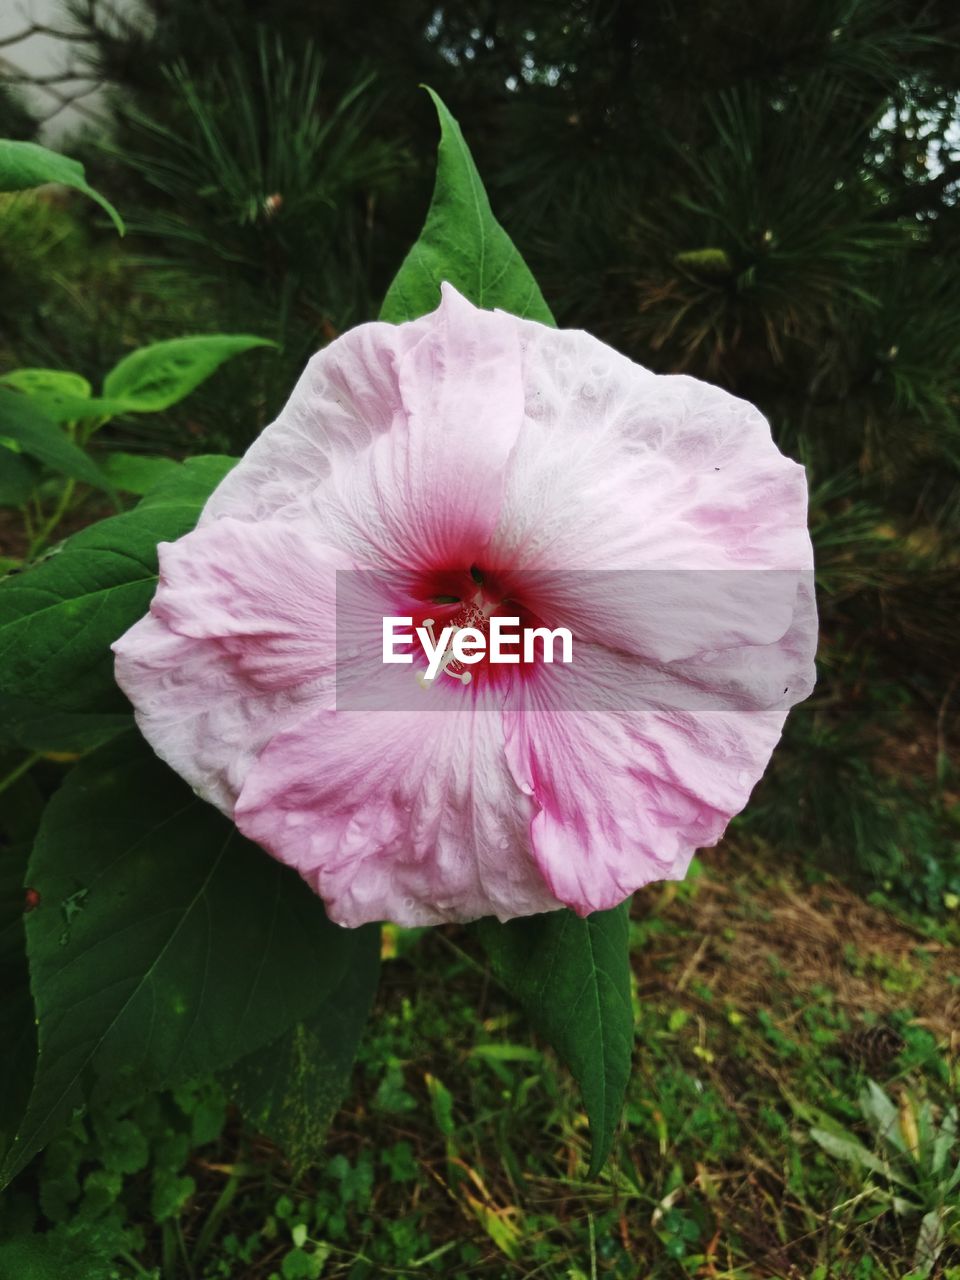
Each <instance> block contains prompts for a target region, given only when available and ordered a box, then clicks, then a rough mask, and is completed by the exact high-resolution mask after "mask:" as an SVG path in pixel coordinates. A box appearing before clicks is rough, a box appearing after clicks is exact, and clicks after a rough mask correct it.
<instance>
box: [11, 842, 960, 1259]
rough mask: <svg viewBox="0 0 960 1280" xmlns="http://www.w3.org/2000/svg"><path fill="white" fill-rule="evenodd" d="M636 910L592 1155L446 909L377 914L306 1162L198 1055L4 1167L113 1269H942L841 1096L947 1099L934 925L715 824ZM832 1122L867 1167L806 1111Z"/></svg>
mask: <svg viewBox="0 0 960 1280" xmlns="http://www.w3.org/2000/svg"><path fill="white" fill-rule="evenodd" d="M632 934H633V937H632V943H633V946H632V954H633V971H634V977H635V1003H636V1012H637V1037H636V1055H635V1066H634V1074H633V1078H632V1081H631V1085H630V1090H629V1095H628V1101H627V1107H626V1112H625V1119H624V1126H623V1130H622V1134H621V1138H620V1141H619V1144H618V1146H617V1149H616V1151H615V1154H614V1157H613V1158H612V1159H611V1161H610V1163H609V1165H608V1167H607V1169H606V1170H605V1171H604V1172H603V1174H602V1175H601V1176H600V1177H599V1178H598V1179H597V1180H596V1181H593V1182H587V1181H585V1176H584V1175H585V1170H586V1162H585V1155H586V1152H587V1149H588V1142H589V1135H588V1129H587V1124H586V1118H585V1116H584V1115H583V1114H582V1113H581V1111H580V1109H579V1105H578V1099H577V1094H576V1090H575V1088H574V1086H573V1084H572V1083H571V1081H570V1080H569V1078H568V1077H567V1076H566V1074H565V1072H564V1071H563V1070H562V1069H561V1068H560V1066H559V1065H558V1063H557V1062H556V1060H555V1058H554V1057H553V1055H552V1054H551V1053H550V1052H549V1051H548V1050H545V1049H543V1048H542V1047H541V1046H539V1045H537V1044H536V1042H535V1040H534V1039H533V1038H532V1037H531V1035H530V1033H529V1031H528V1029H527V1028H526V1026H525V1025H524V1024H523V1022H522V1020H521V1018H520V1015H519V1013H518V1012H517V1010H516V1009H514V1008H513V1007H512V1006H511V1005H510V1003H509V1001H507V1000H506V999H505V998H504V997H503V996H502V995H501V994H500V992H499V991H498V989H497V988H496V987H495V985H494V984H493V983H492V981H491V980H489V978H488V976H487V974H486V971H485V970H484V968H483V965H482V962H481V958H480V955H479V953H473V952H472V950H471V948H470V945H469V940H468V938H467V937H465V935H464V934H463V932H462V931H457V930H453V929H451V930H446V931H427V932H424V933H423V934H419V935H417V934H412V935H411V934H406V933H396V932H393V931H390V932H388V934H387V936H386V940H385V952H386V956H387V960H386V963H385V966H384V981H383V984H382V988H381V992H380V995H379V997H378V1001H377V1004H376V1007H375V1009H374V1011H373V1015H372V1017H371V1020H370V1024H369V1030H368V1033H367V1036H366V1039H365V1041H364V1045H363V1048H362V1051H361V1054H360V1059H359V1063H358V1066H357V1068H356V1071H355V1075H354V1080H353V1084H352V1087H351V1091H350V1093H349V1095H348V1098H347V1100H346V1103H345V1105H344V1107H343V1109H342V1110H341V1111H340V1113H339V1114H338V1115H337V1117H336V1118H335V1120H334V1121H333V1124H332V1126H331V1130H330V1133H329V1136H328V1145H327V1152H326V1155H325V1158H324V1159H323V1161H321V1163H320V1165H319V1166H318V1167H316V1168H314V1169H312V1170H309V1171H307V1172H305V1173H301V1174H300V1175H299V1176H297V1175H296V1174H295V1172H294V1171H293V1170H291V1169H290V1167H289V1166H288V1165H287V1164H286V1163H285V1161H284V1159H283V1158H282V1157H281V1156H280V1154H279V1153H278V1152H277V1151H276V1150H275V1149H274V1148H273V1147H271V1145H270V1144H269V1143H267V1142H265V1141H263V1140H260V1139H257V1138H255V1137H253V1136H252V1135H250V1134H249V1133H246V1132H244V1130H243V1129H242V1127H241V1126H240V1125H239V1123H238V1121H237V1119H236V1117H235V1115H233V1114H232V1113H231V1111H230V1110H229V1108H227V1107H226V1106H225V1104H224V1101H223V1098H222V1095H221V1094H220V1092H219V1089H218V1087H217V1086H216V1085H214V1084H213V1083H211V1082H199V1083H198V1084H197V1085H196V1086H195V1087H191V1088H187V1089H182V1090H179V1091H177V1093H175V1094H173V1095H169V1096H164V1097H162V1098H154V1099H151V1100H150V1101H149V1102H148V1103H144V1104H140V1106H139V1107H138V1108H135V1109H133V1110H132V1111H127V1112H123V1113H121V1112H116V1113H114V1114H109V1113H108V1112H104V1113H103V1114H101V1115H97V1114H95V1115H94V1116H92V1117H89V1118H87V1119H86V1120H78V1121H77V1122H76V1123H75V1126H74V1131H73V1133H72V1135H69V1136H68V1137H66V1138H64V1139H63V1140H61V1141H60V1142H59V1143H55V1144H54V1145H53V1146H52V1147H51V1148H50V1149H49V1150H48V1152H47V1153H46V1155H45V1156H44V1157H41V1158H40V1160H39V1161H38V1162H37V1165H36V1166H35V1169H34V1171H33V1172H32V1174H31V1175H30V1178H29V1179H28V1180H27V1183H29V1182H30V1181H31V1180H33V1179H38V1181H39V1189H40V1203H41V1206H42V1208H43V1212H44V1214H45V1216H46V1218H47V1220H48V1222H52V1223H59V1224H60V1226H59V1228H58V1230H59V1232H60V1233H62V1234H64V1236H65V1238H66V1237H67V1236H68V1235H70V1233H73V1244H74V1248H76V1246H77V1244H78V1242H79V1240H80V1239H81V1238H83V1239H85V1238H86V1236H84V1232H87V1233H88V1235H89V1238H90V1239H91V1240H93V1241H94V1244H96V1241H97V1239H98V1238H99V1240H100V1242H101V1243H106V1244H107V1245H108V1246H109V1247H108V1251H109V1252H110V1253H112V1255H113V1262H112V1264H111V1271H112V1274H114V1275H117V1276H122V1277H128V1276H129V1277H134V1276H136V1277H141V1278H142V1277H147V1276H150V1277H153V1276H162V1277H163V1278H164V1280H167V1277H170V1278H173V1277H178V1278H179V1277H181V1276H183V1277H191V1278H192V1280H201V1278H207V1277H222V1278H223V1280H227V1277H231V1278H236V1280H267V1278H268V1277H274V1276H277V1277H283V1278H284V1280H291V1278H295V1277H309V1276H324V1277H326V1276H331V1277H333V1276H344V1277H351V1280H364V1278H366V1277H371V1278H372V1277H380V1276H409V1277H417V1276H423V1275H439V1276H443V1277H451V1278H456V1277H461V1276H462V1277H487V1278H489V1280H499V1278H500V1277H503V1280H507V1278H512V1277H520V1276H523V1277H534V1276H537V1277H542V1278H543V1280H581V1278H588V1280H592V1278H593V1277H595V1276H596V1277H599V1276H611V1277H618V1278H622V1277H652V1278H660V1277H662V1278H663V1280H668V1278H671V1277H683V1276H698V1277H707V1278H709V1280H732V1278H733V1277H778V1278H780V1280H795V1278H796V1280H800V1278H801V1277H802V1278H803V1280H826V1278H827V1277H844V1278H846V1277H850V1278H851V1280H872V1278H874V1277H878V1278H879V1277H884V1278H890V1280H892V1278H894V1277H895V1278H896V1280H901V1278H902V1277H905V1276H907V1275H908V1274H915V1275H917V1276H921V1275H924V1274H934V1275H940V1276H947V1277H951V1276H952V1277H954V1278H955V1277H960V1248H958V1243H960V1240H958V1237H957V1234H956V1228H957V1221H956V1190H955V1189H954V1191H953V1192H951V1193H949V1194H947V1195H946V1197H945V1203H944V1204H943V1207H942V1209H938V1210H937V1213H938V1214H939V1217H940V1219H941V1220H942V1223H943V1233H944V1238H945V1239H946V1240H947V1242H946V1243H945V1244H943V1246H942V1248H941V1250H940V1257H939V1261H938V1263H937V1266H938V1267H939V1268H940V1270H934V1271H933V1272H932V1273H931V1272H924V1271H923V1270H922V1269H920V1270H912V1268H913V1267H914V1266H915V1264H916V1263H918V1262H922V1256H923V1255H922V1249H921V1250H919V1251H918V1239H919V1238H920V1234H921V1231H920V1228H921V1222H922V1220H923V1214H924V1212H927V1211H929V1209H930V1206H931V1205H935V1206H936V1205H940V1204H941V1203H942V1202H944V1195H943V1194H941V1191H939V1190H938V1189H937V1185H936V1179H934V1181H933V1184H931V1183H930V1179H929V1178H926V1177H925V1175H924V1173H923V1170H924V1168H925V1167H926V1165H925V1161H927V1157H928V1155H929V1152H928V1151H926V1149H925V1148H924V1149H922V1150H921V1148H922V1147H923V1144H924V1143H926V1144H927V1146H929V1145H930V1144H931V1142H932V1138H931V1135H930V1134H929V1133H927V1132H926V1130H924V1128H923V1123H922V1119H921V1133H920V1136H919V1138H918V1144H919V1145H918V1148H917V1150H916V1151H914V1152H911V1151H908V1152H907V1154H906V1155H904V1156H903V1157H902V1158H901V1166H902V1167H897V1166H896V1161H895V1164H894V1172H893V1174H892V1175H891V1176H892V1177H894V1178H900V1179H901V1181H900V1182H899V1183H898V1184H897V1189H899V1190H900V1191H902V1193H903V1194H902V1195H901V1197H900V1201H899V1208H900V1210H901V1211H900V1212H894V1211H893V1210H892V1209H891V1200H890V1197H889V1196H888V1195H887V1194H886V1193H887V1192H888V1191H889V1190H890V1188H891V1187H892V1186H893V1183H892V1182H891V1181H890V1180H889V1179H888V1178H887V1177H886V1175H885V1172H884V1169H885V1168H887V1169H889V1168H890V1166H885V1165H884V1163H883V1159H884V1150H885V1147H884V1142H883V1139H882V1138H881V1137H880V1136H878V1134H877V1132H876V1131H873V1130H871V1127H870V1124H869V1123H868V1117H866V1116H865V1114H864V1112H863V1111H862V1109H861V1106H860V1104H859V1102H858V1098H859V1095H860V1092H861V1090H862V1089H863V1088H864V1087H865V1085H866V1081H867V1080H868V1079H872V1080H874V1081H877V1082H879V1084H880V1085H882V1086H883V1088H884V1089H885V1091H886V1093H887V1094H888V1096H889V1097H890V1099H891V1103H892V1105H893V1106H894V1107H895V1108H897V1114H898V1117H899V1120H898V1123H899V1124H900V1126H901V1128H903V1127H904V1126H909V1124H910V1117H911V1115H918V1114H920V1107H921V1103H922V1102H923V1100H924V1099H926V1100H929V1102H930V1104H931V1112H930V1115H931V1116H932V1117H933V1120H934V1123H942V1121H943V1118H944V1116H945V1115H946V1114H947V1112H948V1109H949V1106H950V1103H951V1101H952V1100H953V1099H954V1098H955V1096H956V1089H957V1083H958V1079H960V1071H958V1058H957V1050H958V1049H960V1033H958V1027H960V1016H958V1015H960V979H958V976H957V975H958V965H957V959H958V951H957V947H956V945H955V935H954V934H953V933H952V932H951V926H950V925H949V924H948V925H946V926H942V927H941V926H935V925H933V924H931V922H929V921H926V922H923V921H914V922H908V921H905V920H902V919H898V918H896V917H895V916H894V915H892V914H891V913H890V912H889V911H887V910H885V909H882V908H880V907H878V906H871V905H869V904H868V903H867V902H865V901H864V900H863V899H862V898H860V897H858V896H857V895H856V894H855V893H854V892H853V890H852V889H850V888H849V887H847V886H845V885H844V884H842V883H840V882H838V881H836V880H833V879H831V878H829V877H826V876H823V875H818V876H816V877H814V878H812V879H811V878H810V877H809V876H806V875H802V874H801V873H800V872H799V871H798V870H797V869H796V868H793V867H790V866H785V865H783V866H778V865H777V859H776V857H775V856H773V854H772V852H771V851H769V850H765V849H764V848H763V847H762V846H758V845H757V844H756V843H755V842H748V841H747V838H746V837H744V836H740V837H734V838H733V839H732V840H730V841H728V842H727V844H725V845H724V846H723V847H721V849H719V850H716V851H712V852H709V853H707V854H705V855H703V856H702V858H701V859H700V860H699V862H698V863H697V864H696V869H695V872H694V874H693V875H692V877H691V878H690V879H688V881H687V882H686V883H684V884H682V885H669V886H656V887H652V888H650V889H649V890H647V891H645V892H644V893H641V894H638V895H637V898H636V901H635V906H634V912H633V922H632ZM131 1121H132V1123H131ZM838 1126H843V1129H844V1132H846V1133H847V1139H848V1140H849V1139H850V1138H851V1137H852V1138H855V1139H856V1140H857V1141H859V1142H860V1143H862V1144H863V1145H864V1147H865V1148H866V1149H867V1151H868V1152H870V1153H872V1154H871V1155H870V1156H869V1159H870V1160H871V1161H873V1162H874V1168H873V1171H872V1172H871V1171H870V1170H868V1169H865V1168H864V1167H863V1166H862V1165H861V1164H860V1163H858V1162H856V1161H851V1160H848V1159H844V1158H842V1157H840V1156H838V1155H837V1154H836V1152H834V1153H833V1154H827V1153H826V1152H825V1151H824V1150H823V1149H822V1147H821V1146H820V1145H819V1144H818V1142H817V1141H815V1140H814V1139H813V1138H811V1136H810V1132H811V1129H814V1128H819V1129H823V1128H825V1127H826V1128H831V1127H832V1128H837V1127H838ZM838 1131H839V1130H838ZM904 1131H905V1132H908V1131H909V1130H908V1129H904ZM958 1155H960V1151H958V1150H957V1147H956V1144H954V1146H953V1150H952V1154H951V1157H950V1160H951V1162H952V1164H951V1167H952V1165H953V1164H956V1161H957V1158H958ZM865 1158H867V1157H865ZM942 1181H943V1179H941V1182H942ZM27 1183H24V1182H23V1180H21V1185H22V1186H26V1185H27ZM931 1185H932V1186H933V1189H932V1190H931ZM20 1195H21V1196H24V1195H25V1193H24V1192H23V1191H21V1192H20ZM8 1212H12V1210H10V1209H8ZM20 1212H22V1213H26V1212H27V1209H26V1208H25V1207H23V1206H21V1209H20ZM935 1216H936V1215H935ZM951 1231H952V1232H953V1235H952V1239H951V1238H950V1234H951ZM78 1232H79V1235H78V1234H77V1233H78ZM98 1232H99V1237H98V1234H97V1233H98ZM111 1232H112V1233H113V1235H111ZM70 1256H71V1257H74V1258H76V1257H77V1256H78V1255H77V1254H76V1253H75V1252H74V1253H72V1254H71V1255H70ZM954 1267H956V1268H958V1269H957V1270H953V1268H954ZM111 1271H107V1272H104V1275H107V1274H110V1273H111ZM78 1274H79V1273H78ZM95 1275H96V1273H95V1272H94V1271H92V1270H91V1271H89V1273H88V1274H85V1275H84V1280H95Z"/></svg>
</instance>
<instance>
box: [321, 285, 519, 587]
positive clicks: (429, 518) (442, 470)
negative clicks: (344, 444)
mask: <svg viewBox="0 0 960 1280" xmlns="http://www.w3.org/2000/svg"><path fill="white" fill-rule="evenodd" d="M442 294H443V301H442V303H441V305H440V307H439V308H438V310H437V311H435V312H433V314H432V315H431V316H429V317H427V319H428V320H429V325H428V326H427V327H426V328H425V329H424V330H422V336H421V337H420V339H419V341H418V342H417V343H416V345H414V346H413V347H412V348H411V349H410V350H409V351H407V353H406V354H405V355H404V356H403V357H402V358H401V359H400V360H399V361H398V363H397V377H398V386H399V394H400V401H401V403H402V412H401V413H400V414H398V415H397V417H396V418H395V420H394V425H393V428H392V430H391V431H390V432H389V433H388V434H386V435H383V436H380V437H378V438H377V439H376V440H375V441H374V442H373V444H372V446H371V447H370V449H369V450H367V451H366V452H365V453H364V454H363V456H362V457H360V458H358V459H357V460H356V464H355V465H354V466H352V467H350V468H349V469H344V470H343V471H342V472H337V473H335V474H334V476H333V477H332V480H331V483H330V484H329V485H328V486H326V487H325V488H324V489H323V490H322V491H319V492H318V493H317V496H316V502H315V514H316V518H317V519H318V520H319V521H321V522H322V524H323V527H324V530H325V535H324V536H325V537H326V539H327V540H328V541H330V542H331V543H335V544H336V545H338V546H342V547H344V548H346V549H348V550H349V552H350V554H351V555H352V556H353V557H354V559H356V560H357V561H358V562H360V563H363V564H365V565H368V566H373V567H384V566H386V567H389V568H390V569H391V570H393V571H394V572H395V573H397V574H399V575H405V574H406V573H408V572H409V571H411V570H413V571H416V572H422V571H424V570H429V569H434V568H449V567H451V566H452V565H462V566H463V567H464V568H468V567H469V566H470V564H471V562H472V560H473V559H474V558H475V557H476V556H477V555H479V554H481V553H482V550H483V548H484V547H485V546H486V544H487V543H488V542H489V540H490V535H491V533H492V531H493V529H494V527H495V525H496V523H497V519H498V516H499V513H500V504H501V501H502V497H503V487H504V479H505V474H506V468H507V463H508V460H509V458H510V455H511V453H512V451H513V449H514V448H515V446H516V443H517V437H518V434H519V431H520V427H521V423H522V421H523V387H522V384H521V378H520V348H519V344H518V340H517V329H516V324H515V322H514V320H513V318H512V317H510V316H505V315H501V314H499V313H495V312H488V311H479V310H478V309H477V308H476V307H474V306H473V305H472V304H471V303H469V302H468V301H467V300H466V299H465V298H463V297H461V296H460V294H459V293H457V291H456V290H455V289H453V288H452V287H451V286H450V285H444V286H443V290H442Z"/></svg>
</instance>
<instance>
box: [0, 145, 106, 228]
mask: <svg viewBox="0 0 960 1280" xmlns="http://www.w3.org/2000/svg"><path fill="white" fill-rule="evenodd" d="M47 182H59V183H60V184H61V185H62V186H65V187H73V189H74V190H75V191H82V192H83V194H84V195H85V196H89V197H90V199H91V200H95V201H96V202H97V204H98V205H99V206H100V208H101V209H103V210H105V212H106V213H108V214H109V215H110V220H111V221H112V222H113V225H114V226H115V227H116V229H117V231H118V232H119V233H120V235H123V231H124V227H123V219H122V218H121V217H120V215H119V213H117V211H116V209H115V208H114V207H113V205H112V204H111V203H110V202H109V200H106V199H104V197H103V196H102V195H100V193H99V191H94V189H93V187H91V186H90V184H89V183H88V182H87V179H86V175H85V173H84V169H83V165H82V164H81V163H80V161H79V160H71V159H70V157H69V156H62V155H60V153H59V152H57V151H48V150H47V148H46V147H41V146H39V145H38V144H37V143H35V142H13V141H11V139H9V138H0V191H26V190H27V189H28V188H29V187H42V186H43V185H44V184H45V183H47Z"/></svg>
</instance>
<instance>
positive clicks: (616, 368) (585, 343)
mask: <svg viewBox="0 0 960 1280" xmlns="http://www.w3.org/2000/svg"><path fill="white" fill-rule="evenodd" d="M517 324H518V329H519V332H520V335H521V348H522V359H523V377H524V387H525V392H526V400H525V416H524V424H523V430H522V432H521V434H520V439H519V443H518V446H517V448H516V450H515V451H514V454H513V456H512V458H511V461H510V466H509V468H508V473H507V481H506V487H505V491H504V499H503V506H502V509H501V517H500V521H499V523H498V526H497V529H496V530H495V532H494V536H493V539H492V544H491V546H492V554H493V561H494V563H495V564H498V565H499V564H503V565H504V566H507V567H510V568H514V569H517V568H522V569H523V570H525V571H526V572H525V574H524V582H525V588H526V589H529V590H530V591H532V592H534V593H536V599H537V604H535V605H532V606H531V607H535V608H537V611H538V612H539V613H541V615H542V616H545V617H548V616H551V610H550V605H551V604H552V605H553V606H554V608H553V610H552V614H553V615H559V614H560V613H562V614H563V619H562V621H563V622H564V624H565V625H567V626H570V627H571V628H572V629H574V630H576V631H577V632H579V633H580V634H582V635H583V636H584V637H585V638H587V639H590V640H595V641H598V642H606V643H610V644H615V645H616V646H617V647H620V648H625V649H627V650H628V651H630V652H634V653H637V654H639V655H641V656H644V657H648V658H655V659H657V660H661V661H672V660H674V659H677V658H681V657H685V656H691V655H692V654H694V653H696V652H697V651H698V648H699V649H722V648H726V647H729V646H730V645H732V644H767V643H770V642H771V641H772V640H774V639H776V638H777V637H778V636H781V635H783V634H784V632H785V631H786V629H787V627H788V626H789V623H790V617H791V613H792V602H793V597H794V594H795V591H796V579H795V577H793V576H792V575H795V574H796V573H797V572H798V571H802V570H807V569H809V568H811V567H812V563H813V561H812V550H811V546H810V539H809V536H808V534H807V531H806V478H805V474H804V470H803V468H802V467H800V466H798V465H797V464H796V463H795V462H792V461H791V460H790V459H788V458H785V457H784V456H783V455H782V454H781V453H780V451H779V450H778V449H777V448H776V446H775V445H774V443H773V440H772V439H771V436H770V429H769V427H768V425H767V423H766V420H765V419H764V418H763V416H762V415H761V414H760V413H759V412H758V411H757V410H756V409H755V408H753V406H752V405H749V404H747V403H746V402H745V401H743V400H738V399H737V398H736V397H734V396H732V395H729V394H728V393H727V392H725V391H722V390H720V389H719V388H717V387H712V386H710V385H708V384H706V383H702V382H698V381H697V380H695V379H693V378H688V377H683V376H670V377H660V376H656V375H654V374H651V373H649V372H648V371H647V370H645V369H642V368H640V367H639V366H638V365H635V364H633V363H632V362H631V361H629V360H626V359H625V358H623V357H622V356H618V355H617V354H616V353H615V352H613V351H611V350H610V348H608V347H605V346H604V345H603V344H602V343H600V342H598V341H597V340H596V339H594V338H591V337H590V336H589V335H588V334H585V333H577V332H558V331H553V330H550V329H546V328H544V327H543V326H541V325H536V324H533V323H531V322H529V321H517ZM714 575H716V576H714ZM538 579H540V581H538ZM706 600H709V606H707V605H706V604H705V601H706ZM558 621H560V619H559V618H558V617H557V618H555V619H554V620H553V623H552V624H553V625H557V624H558Z"/></svg>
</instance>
